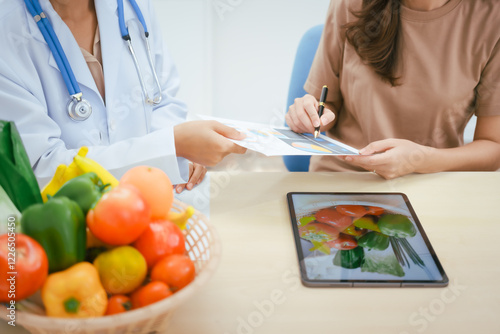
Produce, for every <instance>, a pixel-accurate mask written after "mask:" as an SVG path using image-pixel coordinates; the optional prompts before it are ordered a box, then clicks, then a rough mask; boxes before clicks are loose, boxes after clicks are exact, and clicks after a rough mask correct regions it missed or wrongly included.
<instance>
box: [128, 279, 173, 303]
mask: <svg viewBox="0 0 500 334" xmlns="http://www.w3.org/2000/svg"><path fill="white" fill-rule="evenodd" d="M171 295H172V291H170V288H169V286H168V285H167V284H165V283H163V282H159V281H153V282H151V283H148V284H147V285H145V286H142V287H140V288H139V289H137V290H135V291H134V292H132V295H131V296H130V299H131V300H132V306H133V308H139V307H144V306H147V305H149V304H153V303H156V302H157V301H160V300H162V299H164V298H167V297H170V296H171Z"/></svg>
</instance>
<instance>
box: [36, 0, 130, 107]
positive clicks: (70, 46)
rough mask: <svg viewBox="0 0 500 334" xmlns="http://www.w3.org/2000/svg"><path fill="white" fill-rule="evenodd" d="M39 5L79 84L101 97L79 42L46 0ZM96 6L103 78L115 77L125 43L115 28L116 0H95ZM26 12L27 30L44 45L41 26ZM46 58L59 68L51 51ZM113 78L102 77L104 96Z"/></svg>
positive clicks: (109, 89) (110, 90)
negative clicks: (104, 89) (104, 87)
mask: <svg viewBox="0 0 500 334" xmlns="http://www.w3.org/2000/svg"><path fill="white" fill-rule="evenodd" d="M40 5H41V7H42V9H43V11H44V12H45V14H46V15H47V17H48V18H49V20H50V22H51V24H52V27H53V28H54V31H55V33H56V35H57V36H58V38H59V41H60V43H61V46H62V48H63V50H64V52H65V53H66V57H67V58H68V61H69V63H70V66H71V68H72V70H73V73H74V74H75V78H76V80H77V82H78V84H79V85H84V86H86V87H87V88H89V89H91V90H92V91H93V92H94V93H95V94H97V95H98V96H99V98H101V96H100V94H99V91H98V89H97V86H96V84H95V81H94V78H93V77H92V74H91V73H90V70H89V68H88V66H87V63H86V62H85V58H84V57H83V54H82V52H81V50H80V47H79V46H78V43H77V42H76V40H75V38H74V37H73V35H72V33H71V31H70V30H69V28H68V27H67V26H66V24H65V23H64V21H63V20H62V19H61V18H60V17H59V15H58V14H57V13H56V11H55V10H54V8H53V7H52V4H51V3H50V1H49V0H40ZM95 6H96V12H97V20H98V23H99V31H100V39H101V48H102V58H103V69H104V78H116V77H117V73H118V70H119V64H120V58H121V55H122V53H123V52H122V49H123V47H124V42H123V40H122V38H121V36H120V32H119V29H118V13H117V2H116V0H97V1H95ZM26 15H27V21H28V29H29V31H30V33H31V35H32V36H33V38H34V39H35V40H37V41H39V42H41V43H44V44H46V42H45V39H44V38H43V35H42V33H41V32H40V29H39V28H38V26H37V24H36V23H35V21H34V19H33V17H32V16H31V14H30V13H29V12H28V10H27V9H26ZM47 61H48V64H49V65H50V66H52V67H54V68H55V69H57V70H59V67H58V66H57V63H56V61H55V58H54V56H53V55H52V53H51V54H50V56H49V59H48V60H47ZM112 81H113V80H107V81H106V80H105V86H106V95H108V94H109V93H112V90H113V89H114V86H116V85H112V84H111V83H112ZM80 88H81V87H80Z"/></svg>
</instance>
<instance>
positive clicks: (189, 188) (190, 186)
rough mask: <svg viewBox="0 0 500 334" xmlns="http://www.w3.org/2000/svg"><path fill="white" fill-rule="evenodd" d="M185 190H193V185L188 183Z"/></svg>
mask: <svg viewBox="0 0 500 334" xmlns="http://www.w3.org/2000/svg"><path fill="white" fill-rule="evenodd" d="M186 188H187V189H188V190H191V189H193V184H192V183H191V182H189V183H188V184H187V186H186Z"/></svg>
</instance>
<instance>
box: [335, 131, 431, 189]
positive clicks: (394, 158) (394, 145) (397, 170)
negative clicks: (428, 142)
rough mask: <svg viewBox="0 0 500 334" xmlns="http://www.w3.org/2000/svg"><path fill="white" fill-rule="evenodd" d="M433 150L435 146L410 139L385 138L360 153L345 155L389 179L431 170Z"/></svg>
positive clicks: (350, 161) (359, 164) (346, 158)
mask: <svg viewBox="0 0 500 334" xmlns="http://www.w3.org/2000/svg"><path fill="white" fill-rule="evenodd" d="M433 152H435V149H434V148H432V147H429V146H423V145H419V144H416V143H414V142H412V141H409V140H405V139H384V140H379V141H375V142H373V143H371V144H369V145H368V146H366V147H365V148H363V149H361V150H359V153H360V155H349V156H345V157H344V160H345V161H347V162H349V163H351V164H353V165H356V166H359V167H362V168H364V169H366V170H368V171H370V172H374V173H377V174H378V175H380V176H381V177H383V178H384V179H388V180H389V179H394V178H396V177H399V176H403V175H406V174H410V173H429V172H431V169H430V168H431V155H432V153H433Z"/></svg>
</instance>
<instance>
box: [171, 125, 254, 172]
mask: <svg viewBox="0 0 500 334" xmlns="http://www.w3.org/2000/svg"><path fill="white" fill-rule="evenodd" d="M174 138H175V150H176V152H177V156H180V157H183V158H186V159H188V160H190V161H193V162H196V163H198V164H201V165H204V166H215V165H216V164H218V163H219V162H220V161H221V160H222V159H224V157H225V156H226V155H228V154H231V153H237V154H243V153H245V152H246V151H247V149H246V148H244V147H241V146H239V145H236V144H235V143H233V142H232V141H230V140H229V139H228V138H230V139H235V140H242V139H244V138H245V134H244V133H241V132H239V131H238V130H236V129H234V128H231V127H229V126H226V125H224V124H222V123H219V122H216V121H204V120H203V121H191V122H185V123H181V124H178V125H176V126H175V127H174Z"/></svg>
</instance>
